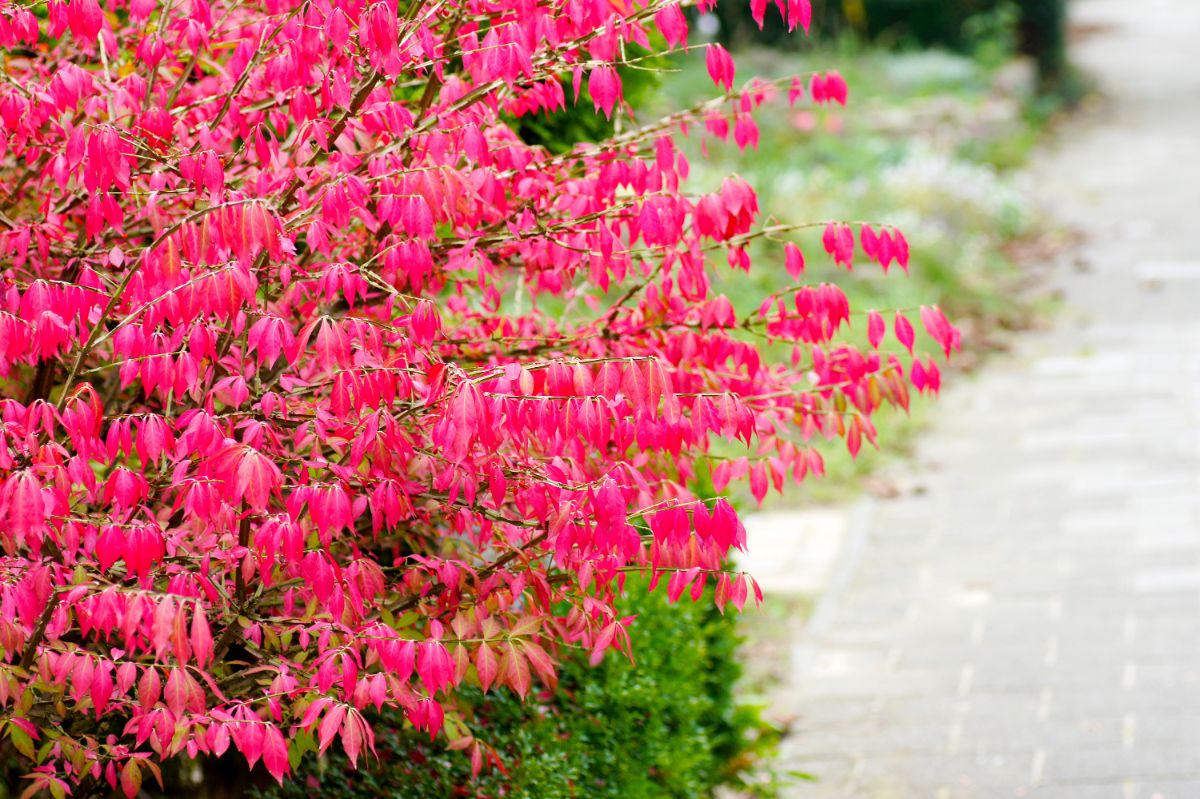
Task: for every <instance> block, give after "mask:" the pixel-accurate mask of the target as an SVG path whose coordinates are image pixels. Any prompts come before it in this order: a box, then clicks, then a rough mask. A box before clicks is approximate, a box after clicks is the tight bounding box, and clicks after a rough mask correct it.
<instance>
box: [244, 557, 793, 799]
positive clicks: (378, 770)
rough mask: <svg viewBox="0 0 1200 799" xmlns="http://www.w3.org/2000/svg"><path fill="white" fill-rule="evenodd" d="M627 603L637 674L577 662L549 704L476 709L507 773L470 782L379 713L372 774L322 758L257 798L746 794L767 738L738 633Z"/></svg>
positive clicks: (657, 603)
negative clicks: (740, 698) (743, 677)
mask: <svg viewBox="0 0 1200 799" xmlns="http://www.w3.org/2000/svg"><path fill="white" fill-rule="evenodd" d="M629 594H630V596H629V598H628V599H627V600H626V602H625V608H624V610H625V612H626V613H631V614H632V613H636V614H637V615H638V618H637V620H636V621H635V623H634V624H633V627H632V628H631V631H630V632H631V637H632V639H633V644H634V653H635V657H636V659H637V663H636V665H635V666H631V665H630V664H629V662H628V661H627V660H626V659H624V658H623V657H622V656H621V655H619V654H616V653H611V654H610V655H609V656H608V657H606V658H605V660H604V661H603V662H602V663H601V664H600V665H599V666H597V667H591V666H589V665H588V664H587V659H586V654H582V653H581V654H579V655H578V656H572V657H570V658H569V659H567V660H566V662H564V663H563V664H562V668H561V676H560V682H559V688H558V690H557V691H555V692H554V693H552V694H550V693H548V692H547V693H543V694H542V695H540V696H538V697H535V698H531V699H530V701H528V702H525V703H522V702H520V701H518V700H517V699H516V698H515V697H514V696H513V695H511V694H510V693H508V692H507V691H506V690H502V691H499V692H493V693H492V694H489V695H483V694H480V693H478V692H476V693H475V694H473V695H472V698H473V700H474V702H473V705H474V707H473V714H474V718H471V719H469V720H468V724H469V725H470V727H471V728H472V732H473V733H474V734H475V735H476V737H477V738H478V739H479V740H481V741H484V742H486V743H487V744H489V745H491V746H493V747H495V748H496V750H497V751H498V752H499V755H500V759H501V762H502V765H503V768H495V767H493V768H490V769H488V770H486V771H485V772H484V773H483V774H482V775H480V776H479V777H478V778H477V779H473V778H472V777H471V774H470V769H469V766H468V762H467V758H466V757H465V756H464V755H463V754H461V753H456V752H451V751H447V750H446V748H445V746H444V741H443V740H440V739H439V740H438V741H434V742H432V743H430V741H429V739H428V738H427V737H426V736H423V735H417V734H416V733H415V732H414V731H413V730H412V729H411V728H409V727H408V726H407V724H406V723H405V722H404V721H403V720H402V719H401V718H400V716H399V715H398V714H391V713H385V714H383V716H382V717H381V718H379V719H377V720H376V723H377V726H376V734H377V742H376V743H377V748H378V751H379V755H380V757H379V760H378V761H371V762H367V763H365V764H364V763H361V762H360V764H359V765H360V769H359V770H358V771H354V770H351V769H349V768H348V764H347V763H346V761H345V758H344V757H343V756H342V755H341V754H340V753H338V752H336V751H334V750H331V752H330V753H329V754H327V755H326V757H324V758H323V759H321V760H319V761H313V762H311V763H310V764H308V766H306V767H303V768H302V770H301V771H300V773H299V774H297V775H296V776H295V778H294V779H292V780H290V781H289V782H288V784H287V785H285V786H283V787H282V788H270V789H265V790H261V789H260V790H261V792H260V793H259V796H260V797H261V799H310V797H314V796H321V797H336V799H380V798H394V799H443V797H455V796H462V797H466V796H471V797H479V798H480V799H487V798H489V797H501V796H503V797H511V798H513V799H522V798H526V797H527V798H528V799H535V798H536V799H569V798H571V797H588V798H589V799H592V798H595V799H609V798H611V799H701V798H702V797H709V796H712V795H713V793H714V790H715V789H716V788H717V787H718V786H721V785H742V784H744V783H745V781H747V779H748V778H749V776H750V774H749V773H748V771H747V769H748V768H750V767H751V766H752V765H753V763H754V762H755V761H756V760H757V755H758V754H759V753H761V752H762V751H765V750H767V749H769V748H770V747H771V746H772V745H773V743H774V741H775V737H776V736H775V733H774V731H773V730H772V729H771V728H769V727H768V726H766V725H765V724H763V723H762V722H761V721H760V720H759V716H758V713H757V711H756V710H754V709H753V708H748V707H744V706H739V705H738V703H737V702H736V701H735V700H734V697H733V694H732V689H733V686H734V683H735V682H736V681H737V678H738V675H739V673H740V667H739V666H738V664H737V660H736V657H735V655H736V649H737V646H738V643H739V638H738V634H737V631H736V626H735V621H734V619H733V618H732V617H723V616H720V615H718V614H717V612H716V611H715V609H714V608H713V606H712V603H711V600H710V599H709V598H705V599H702V600H701V601H700V602H699V603H696V604H692V603H691V602H690V601H688V600H686V599H685V600H683V601H682V602H681V603H680V604H677V605H671V606H668V605H667V603H666V601H665V599H664V598H663V592H662V591H661V590H659V591H657V592H656V593H654V594H647V593H645V588H644V586H640V585H637V584H634V583H632V581H631V588H630V592H629ZM335 749H336V747H335Z"/></svg>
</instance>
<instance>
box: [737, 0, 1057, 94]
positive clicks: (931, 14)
mask: <svg viewBox="0 0 1200 799" xmlns="http://www.w3.org/2000/svg"><path fill="white" fill-rule="evenodd" d="M1066 5H1067V0H813V19H814V25H813V27H814V31H815V32H817V33H818V35H820V36H822V37H825V38H837V37H840V36H843V35H846V34H850V35H853V36H856V37H857V38H859V39H860V40H864V41H869V42H872V43H874V44H876V45H879V46H884V47H892V48H894V47H897V46H904V47H923V48H928V47H945V48H949V49H952V50H956V51H959V52H964V53H971V52H974V51H976V50H977V49H978V48H979V46H980V45H981V44H985V43H986V44H989V45H990V44H991V42H990V41H989V40H990V39H991V38H992V37H994V36H997V35H999V36H1002V37H1005V38H1009V37H1011V38H1012V44H1013V49H1014V50H1015V51H1016V52H1020V53H1023V54H1025V55H1028V56H1031V57H1032V58H1034V60H1035V62H1036V63H1037V66H1038V74H1039V82H1040V84H1041V86H1042V88H1043V89H1044V90H1046V91H1056V90H1058V89H1059V88H1061V87H1062V85H1063V82H1064V80H1065V78H1066V67H1067V62H1066ZM716 15H717V17H718V18H719V19H720V21H721V31H722V34H721V35H722V38H723V39H724V40H725V41H726V42H728V43H730V44H731V45H733V46H734V47H737V48H741V47H747V46H750V45H755V44H759V45H769V46H774V47H785V48H789V49H790V48H797V47H799V46H802V45H801V44H800V42H799V40H798V39H797V37H795V36H792V35H790V34H789V33H788V32H787V29H786V27H785V26H784V25H783V24H782V23H781V22H780V19H779V17H778V16H777V15H776V16H774V17H772V16H771V15H768V18H767V24H766V25H765V26H764V27H763V29H762V30H761V31H760V30H759V28H758V25H757V24H755V22H754V20H753V19H752V18H751V16H750V10H749V4H747V3H718V5H717V9H716Z"/></svg>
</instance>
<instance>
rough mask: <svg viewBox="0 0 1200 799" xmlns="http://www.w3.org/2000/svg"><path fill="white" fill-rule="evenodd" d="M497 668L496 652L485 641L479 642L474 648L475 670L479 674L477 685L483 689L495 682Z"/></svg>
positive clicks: (485, 689)
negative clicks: (477, 646)
mask: <svg viewBox="0 0 1200 799" xmlns="http://www.w3.org/2000/svg"><path fill="white" fill-rule="evenodd" d="M497 670H498V664H497V661H496V653H495V652H493V651H492V648H491V647H490V646H488V645H487V644H486V643H482V644H480V645H479V648H478V649H476V650H475V671H476V672H477V673H478V675H479V685H480V686H481V687H482V688H483V690H484V691H487V690H488V688H490V687H491V685H492V683H493V682H495V680H496V673H497Z"/></svg>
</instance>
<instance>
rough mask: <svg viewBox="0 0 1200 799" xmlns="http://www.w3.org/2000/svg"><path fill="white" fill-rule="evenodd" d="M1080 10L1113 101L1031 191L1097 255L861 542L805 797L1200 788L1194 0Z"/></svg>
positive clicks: (1197, 25) (842, 598) (1090, 53)
mask: <svg viewBox="0 0 1200 799" xmlns="http://www.w3.org/2000/svg"><path fill="white" fill-rule="evenodd" d="M1072 13H1073V14H1075V15H1077V16H1078V17H1079V19H1080V21H1081V22H1083V23H1085V24H1088V25H1091V26H1093V27H1094V28H1095V29H1096V30H1097V31H1099V32H1098V33H1096V34H1094V35H1092V36H1089V37H1087V38H1086V39H1084V40H1083V41H1082V42H1081V43H1080V44H1079V46H1078V49H1077V52H1076V53H1075V58H1076V59H1077V60H1078V61H1080V62H1081V63H1083V64H1084V65H1085V66H1087V67H1088V68H1090V69H1091V70H1093V71H1094V72H1095V73H1096V74H1098V75H1099V77H1100V80H1101V83H1102V84H1103V85H1104V88H1105V92H1106V94H1107V96H1108V98H1109V107H1108V110H1107V112H1106V116H1105V117H1104V119H1103V120H1102V121H1101V122H1098V123H1095V124H1092V125H1091V126H1090V127H1088V126H1086V125H1084V126H1083V127H1082V128H1081V129H1080V130H1079V131H1076V132H1074V133H1073V134H1071V135H1069V136H1064V137H1063V142H1064V145H1065V146H1063V147H1061V148H1059V149H1058V150H1057V151H1056V152H1054V153H1053V154H1051V155H1049V156H1047V157H1046V158H1044V159H1042V162H1041V163H1040V164H1039V165H1038V168H1037V175H1036V185H1037V187H1038V191H1039V192H1040V193H1041V195H1042V196H1043V197H1044V198H1045V199H1046V201H1047V202H1048V203H1049V204H1050V205H1051V206H1052V208H1053V212H1054V213H1055V214H1057V215H1058V216H1059V217H1060V218H1062V219H1064V220H1066V221H1067V222H1069V223H1071V224H1075V225H1077V226H1078V227H1079V228H1080V229H1082V230H1084V231H1086V232H1087V234H1088V235H1087V237H1086V238H1087V244H1086V245H1084V246H1085V250H1084V255H1085V256H1086V258H1087V259H1088V261H1089V263H1090V264H1091V265H1092V267H1093V268H1092V270H1091V271H1090V272H1089V273H1087V274H1082V273H1079V274H1076V273H1063V274H1057V275H1055V276H1054V282H1055V284H1056V287H1057V288H1060V289H1061V290H1062V292H1063V295H1064V297H1065V304H1066V306H1067V308H1066V310H1065V311H1064V312H1063V314H1062V316H1061V318H1060V320H1059V321H1058V322H1057V323H1056V324H1055V326H1054V328H1053V329H1052V330H1051V331H1048V332H1045V333H1039V334H1030V335H1028V336H1026V337H1025V338H1024V339H1023V340H1022V341H1021V342H1019V344H1018V346H1017V347H1016V348H1015V351H1014V352H1013V354H1012V356H1011V357H1010V358H1008V359H1006V361H1005V363H1003V364H1002V365H997V366H991V367H989V368H988V369H987V370H985V372H984V373H983V374H982V375H981V376H980V377H979V379H978V380H975V381H972V382H971V383H970V384H969V385H965V386H960V387H958V388H953V389H951V390H950V391H949V392H948V393H947V394H946V396H945V397H944V398H943V402H942V403H941V404H940V405H939V407H938V412H937V418H938V423H937V424H936V425H935V427H934V429H933V430H932V431H930V433H929V435H928V436H927V437H926V439H925V440H924V441H923V444H922V448H921V452H920V453H919V456H918V457H919V461H920V462H921V463H922V464H928V465H929V467H930V468H929V469H928V470H927V471H925V472H923V473H922V476H921V478H920V480H921V484H922V485H923V486H924V488H925V491H924V493H922V494H919V495H912V496H905V497H902V498H900V499H897V500H894V501H887V502H879V503H876V505H875V506H874V509H873V511H872V513H871V514H870V523H869V525H868V526H867V530H866V532H865V536H862V537H861V538H856V536H861V535H862V534H861V533H857V532H856V531H854V530H848V531H847V532H846V533H845V537H846V539H847V540H849V541H852V542H856V544H855V546H847V547H844V548H843V549H842V553H843V556H844V557H850V554H849V553H855V554H854V557H855V558H856V559H855V560H846V561H845V562H843V563H841V564H840V565H835V566H834V568H833V570H834V573H843V574H844V575H845V578H844V579H842V580H840V581H837V582H836V584H834V585H833V586H832V587H831V589H830V590H829V591H828V592H826V594H825V595H824V596H823V597H822V598H821V600H820V602H819V605H818V612H817V614H816V619H817V622H816V623H815V627H814V629H813V630H811V631H810V632H808V633H806V634H805V637H804V639H803V640H801V641H799V642H797V645H796V647H795V652H794V662H795V668H794V670H793V674H792V675H791V676H792V679H793V684H794V689H793V690H792V691H791V692H790V697H789V701H788V703H787V704H788V706H789V707H792V706H793V705H794V710H795V715H796V720H795V723H794V728H793V729H794V733H793V735H792V736H791V737H790V738H789V739H788V740H787V741H786V742H785V747H784V752H783V755H782V758H781V767H782V768H785V769H786V768H801V769H803V770H808V771H813V772H815V773H817V774H819V775H822V776H823V777H824V778H825V779H824V780H823V781H822V782H820V783H817V784H815V785H809V784H797V785H795V786H792V787H791V788H789V790H788V791H787V792H785V796H787V797H795V798H796V799H826V798H827V797H837V798H838V799H910V798H911V799H925V797H928V798H929V799H957V797H963V799H1007V798H1008V797H1036V799H1200V711H1198V710H1197V708H1200V347H1197V346H1196V344H1197V342H1200V313H1197V310H1196V309H1197V308H1200V262H1197V261H1196V259H1195V256H1194V251H1195V246H1194V242H1195V219H1194V215H1195V209H1196V208H1197V207H1198V206H1200V191H1198V190H1197V188H1196V187H1197V186H1200V158H1196V157H1195V152H1194V150H1195V131H1196V130H1197V129H1200V70H1196V69H1195V67H1194V63H1193V56H1192V50H1194V46H1193V43H1194V42H1195V41H1196V40H1197V39H1200V3H1197V2H1194V0H1142V2H1139V3H1129V2H1128V1H1127V0H1080V2H1076V3H1074V4H1073V5H1072ZM1139 275H1142V277H1139ZM1145 275H1153V276H1154V279H1155V280H1157V281H1160V282H1161V284H1162V286H1163V290H1159V291H1151V290H1148V288H1147V286H1146V285H1145V282H1144V280H1145V278H1144V276H1145ZM787 555H789V553H784V554H783V555H781V556H780V557H779V561H780V562H793V561H791V560H788V558H787V557H785V556H787ZM773 557H774V556H773Z"/></svg>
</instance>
